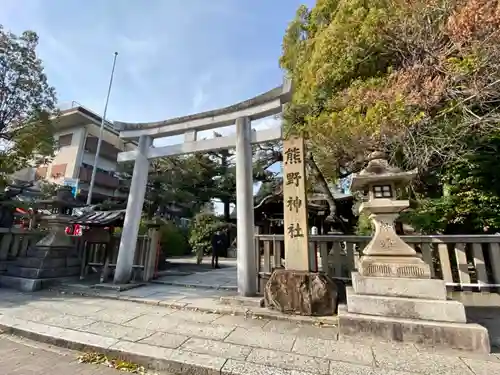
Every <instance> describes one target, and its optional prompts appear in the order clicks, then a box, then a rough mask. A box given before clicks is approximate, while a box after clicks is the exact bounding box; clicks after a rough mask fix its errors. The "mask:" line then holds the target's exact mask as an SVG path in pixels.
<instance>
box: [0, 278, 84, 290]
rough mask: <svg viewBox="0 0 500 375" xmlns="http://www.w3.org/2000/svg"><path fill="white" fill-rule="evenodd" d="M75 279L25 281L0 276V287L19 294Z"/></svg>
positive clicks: (25, 279) (23, 279)
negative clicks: (14, 290)
mask: <svg viewBox="0 0 500 375" xmlns="http://www.w3.org/2000/svg"><path fill="white" fill-rule="evenodd" d="M67 280H75V278H53V279H27V278H24V277H16V276H7V275H0V285H1V286H4V287H7V288H12V289H16V290H19V291H21V292H36V291H37V290H42V289H46V288H49V287H51V286H53V285H56V284H59V283H61V282H64V281H67Z"/></svg>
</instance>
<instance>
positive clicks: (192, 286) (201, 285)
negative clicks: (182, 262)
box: [150, 280, 238, 292]
mask: <svg viewBox="0 0 500 375" xmlns="http://www.w3.org/2000/svg"><path fill="white" fill-rule="evenodd" d="M150 283H151V284H157V285H158V284H159V285H170V286H180V287H183V288H193V289H196V288H200V289H215V290H227V291H230V292H234V291H238V287H237V286H213V285H208V284H187V283H179V282H177V281H163V280H151V281H150Z"/></svg>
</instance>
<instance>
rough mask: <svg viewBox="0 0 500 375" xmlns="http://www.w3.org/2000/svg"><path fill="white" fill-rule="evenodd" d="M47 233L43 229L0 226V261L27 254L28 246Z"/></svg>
mask: <svg viewBox="0 0 500 375" xmlns="http://www.w3.org/2000/svg"><path fill="white" fill-rule="evenodd" d="M46 234H47V232H44V231H41V230H29V229H21V228H0V262H2V261H7V260H13V259H16V258H18V257H23V256H25V255H26V252H27V251H28V248H29V247H30V246H33V245H34V244H36V243H37V242H38V241H40V240H41V239H42V238H43V237H44V236H45V235H46Z"/></svg>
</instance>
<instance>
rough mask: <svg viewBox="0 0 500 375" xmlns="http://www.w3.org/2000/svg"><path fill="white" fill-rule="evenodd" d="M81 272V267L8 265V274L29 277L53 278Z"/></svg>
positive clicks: (75, 274)
mask: <svg viewBox="0 0 500 375" xmlns="http://www.w3.org/2000/svg"><path fill="white" fill-rule="evenodd" d="M79 274H80V267H79V266H73V267H65V268H42V269H40V268H29V267H21V266H18V265H9V266H7V275H8V276H16V277H23V278H27V279H51V278H56V277H68V276H77V275H79Z"/></svg>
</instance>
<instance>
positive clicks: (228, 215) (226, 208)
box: [222, 199, 231, 223]
mask: <svg viewBox="0 0 500 375" xmlns="http://www.w3.org/2000/svg"><path fill="white" fill-rule="evenodd" d="M222 203H223V204H224V221H225V222H226V223H228V222H229V221H230V220H231V203H230V202H229V199H228V200H227V201H226V200H225V201H224V202H222Z"/></svg>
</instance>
